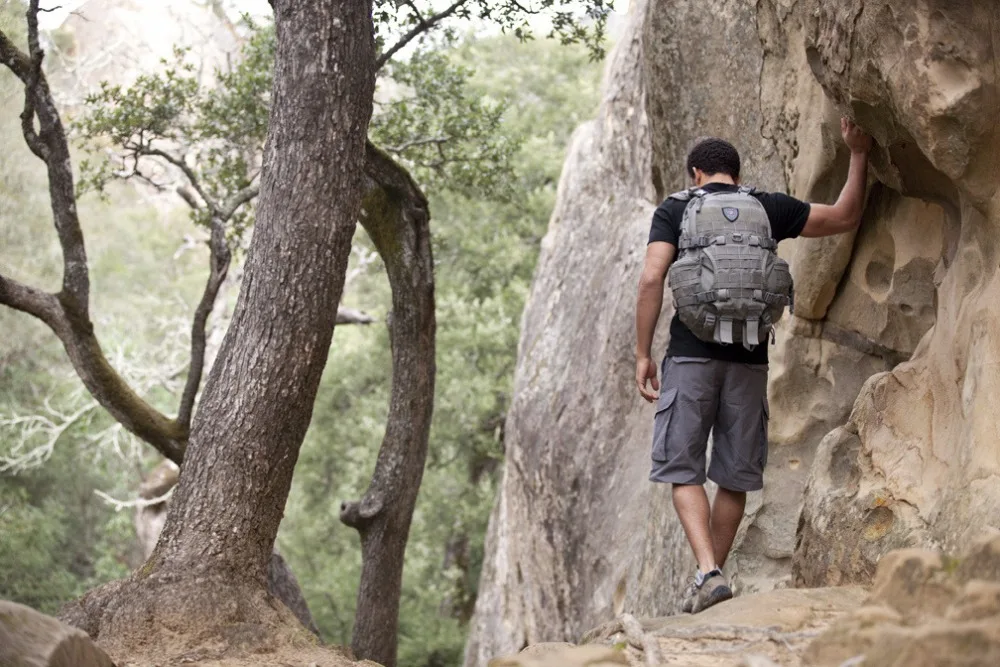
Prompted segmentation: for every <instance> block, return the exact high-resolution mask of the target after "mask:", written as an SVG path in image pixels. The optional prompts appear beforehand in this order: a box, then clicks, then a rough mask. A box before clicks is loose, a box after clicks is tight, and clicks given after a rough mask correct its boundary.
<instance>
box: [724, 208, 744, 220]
mask: <svg viewBox="0 0 1000 667" xmlns="http://www.w3.org/2000/svg"><path fill="white" fill-rule="evenodd" d="M722 215H724V216H726V220H728V221H729V222H736V218H738V217H740V209H738V208H735V207H733V206H724V207H723V208H722Z"/></svg>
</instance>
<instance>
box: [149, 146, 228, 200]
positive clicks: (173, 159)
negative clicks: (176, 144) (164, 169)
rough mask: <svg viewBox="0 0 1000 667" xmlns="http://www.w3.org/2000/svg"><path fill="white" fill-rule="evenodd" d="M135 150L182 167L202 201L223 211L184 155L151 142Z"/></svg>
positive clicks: (179, 167)
mask: <svg viewBox="0 0 1000 667" xmlns="http://www.w3.org/2000/svg"><path fill="white" fill-rule="evenodd" d="M135 151H136V153H138V154H139V155H148V156H151V157H158V158H160V159H162V160H163V161H164V162H168V163H170V164H172V165H173V166H175V167H177V168H178V169H180V170H181V172H182V173H183V174H184V177H185V178H186V179H187V180H188V183H190V184H191V187H192V188H194V189H195V192H197V193H198V196H199V197H201V199H202V201H204V202H205V203H206V204H207V205H208V208H209V210H211V211H212V213H214V214H216V215H218V214H220V213H221V209H220V208H219V204H218V202H216V201H215V199H214V198H212V197H210V196H209V195H208V193H207V192H205V189H204V188H202V187H201V181H199V180H198V175H197V174H195V173H194V170H193V169H192V168H191V167H190V166H188V163H187V162H186V161H185V160H184V158H183V157H178V156H176V155H172V154H170V153H168V152H166V151H162V150H160V149H159V148H153V147H152V146H150V145H149V144H140V145H139V146H137V147H136V148H135ZM231 215H232V213H230V216H231ZM227 217H228V216H227Z"/></svg>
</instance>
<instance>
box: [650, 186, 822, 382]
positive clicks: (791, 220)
mask: <svg viewBox="0 0 1000 667" xmlns="http://www.w3.org/2000/svg"><path fill="white" fill-rule="evenodd" d="M703 189H704V190H705V191H706V192H736V190H737V186H735V185H729V184H727V183H708V184H707V185H705V186H704V187H703ZM754 196H755V197H756V198H757V199H758V201H760V203H761V204H762V205H763V206H764V210H765V211H766V212H767V217H768V220H770V222H771V236H773V237H774V240H775V241H782V240H784V239H793V238H795V237H796V236H798V235H799V234H801V233H802V228H803V227H805V226H806V220H807V219H808V218H809V204H807V203H805V202H803V201H799V200H798V199H795V198H794V197H789V196H788V195H786V194H782V193H779V192H755V193H754ZM687 204H688V202H685V201H677V200H676V199H667V200H665V201H664V202H663V203H662V204H660V206H659V207H658V208H657V209H656V212H655V213H653V225H652V227H651V228H650V230H649V243H653V242H654V241H666V242H667V243H670V244H671V245H673V246H674V247H675V248H676V247H677V241H678V239H680V236H681V219H682V218H683V217H684V209H685V208H686V207H687ZM767 347H768V346H767V345H758V346H757V347H756V348H755V349H754V350H752V351H751V350H747V349H746V348H745V347H743V344H742V343H735V344H733V345H720V344H718V343H709V342H706V341H703V340H701V339H700V338H698V337H697V336H695V335H694V334H693V333H692V332H691V330H690V329H688V328H687V327H686V326H685V325H684V324H683V323H682V322H681V321H680V318H679V317H677V314H676V313H674V318H673V320H671V322H670V345H669V346H668V347H667V356H668V357H708V358H710V359H721V360H722V361H736V362H740V363H745V364H766V363H767Z"/></svg>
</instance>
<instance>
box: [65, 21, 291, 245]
mask: <svg viewBox="0 0 1000 667" xmlns="http://www.w3.org/2000/svg"><path fill="white" fill-rule="evenodd" d="M243 55H244V59H243V60H241V62H240V64H239V65H238V66H237V67H235V68H234V69H232V70H231V71H229V72H216V77H217V78H218V80H219V85H218V86H216V87H206V86H203V85H201V84H200V83H199V80H198V73H197V70H196V68H195V66H194V65H193V64H192V63H190V62H185V58H186V56H187V53H186V52H185V51H184V50H182V49H177V50H175V53H174V59H175V60H176V61H177V63H178V64H176V65H171V64H170V63H168V61H166V60H162V61H161V62H162V64H163V67H164V69H163V70H161V71H159V72H156V73H153V74H143V75H140V76H139V77H137V78H136V80H135V82H134V83H133V84H132V85H131V86H128V87H125V86H119V85H110V84H108V83H106V82H102V83H101V87H100V90H99V91H98V92H96V93H92V94H90V95H88V96H87V98H86V99H85V104H86V108H85V111H84V113H83V114H81V115H80V117H78V118H77V119H76V120H75V121H74V122H73V124H72V126H71V127H72V130H73V132H74V134H75V135H76V136H77V137H78V138H80V139H81V143H82V144H83V145H84V146H85V147H91V148H97V147H99V146H101V145H102V144H110V146H112V147H113V149H114V150H113V151H111V152H110V155H109V156H107V157H104V158H99V159H97V160H96V161H92V160H90V159H88V160H84V161H83V162H82V163H81V176H80V179H79V180H78V190H79V192H80V193H81V194H82V193H86V192H89V191H96V192H98V193H102V194H103V193H105V189H106V187H107V185H108V183H110V182H112V181H114V180H117V179H123V180H129V179H134V180H138V181H141V182H143V183H145V184H147V185H149V186H151V187H153V188H155V189H157V190H165V189H167V188H168V187H169V186H170V185H171V184H172V183H173V182H174V181H176V180H178V179H180V180H181V181H182V182H185V181H186V183H184V185H185V186H186V187H187V188H189V189H193V190H194V192H193V193H191V194H189V195H188V196H187V199H188V201H189V202H194V203H195V204H196V205H195V206H192V210H191V218H192V220H193V221H194V222H195V223H196V224H201V225H208V224H209V222H210V221H211V219H212V217H213V216H219V217H223V216H222V215H221V211H222V210H224V209H227V208H229V205H228V203H227V202H228V201H229V200H230V198H231V197H233V196H234V195H236V194H237V193H238V192H240V191H241V190H243V189H245V188H249V187H251V186H252V185H253V183H254V182H255V180H256V178H257V175H258V166H257V165H258V163H259V152H260V147H261V146H262V145H263V141H264V136H265V134H266V132H267V105H266V100H267V96H268V95H269V94H270V87H271V82H270V66H269V64H270V59H269V58H270V57H271V56H272V55H273V36H272V35H271V34H269V31H260V32H258V33H257V34H255V35H254V37H253V38H252V39H251V40H250V41H249V42H248V43H247V45H246V46H245V47H244V53H243ZM261 59H268V60H267V63H268V67H266V68H265V69H264V72H263V73H261V72H258V71H255V70H253V69H252V66H253V65H259V64H260V61H261ZM178 171H180V173H177V172H178ZM225 221H226V222H228V223H229V224H230V229H231V230H232V234H233V235H234V236H236V237H240V236H241V235H242V234H244V233H245V232H246V231H247V230H248V229H249V228H250V227H251V225H252V224H253V209H252V207H250V206H247V205H244V206H241V207H239V208H237V209H236V210H234V211H233V212H232V213H231V216H230V217H229V218H228V219H227V220H225Z"/></svg>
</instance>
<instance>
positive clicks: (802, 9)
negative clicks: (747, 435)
mask: <svg viewBox="0 0 1000 667" xmlns="http://www.w3.org/2000/svg"><path fill="white" fill-rule="evenodd" d="M770 9H771V10H773V11H775V12H777V11H780V10H779V8H778V7H776V6H772V7H770ZM791 12H792V14H791V16H790V17H787V18H786V19H785V21H786V22H787V21H789V20H791V21H794V22H795V23H796V24H797V25H798V26H799V33H798V34H799V35H801V36H802V37H803V40H802V42H798V44H799V46H797V47H796V48H798V49H801V50H802V51H804V53H805V54H806V59H807V63H808V65H809V72H810V73H811V74H812V75H813V76H814V78H815V79H816V81H818V82H819V84H820V85H821V86H822V89H823V91H824V93H825V94H826V95H827V96H828V97H829V98H830V99H831V100H835V101H836V102H837V103H838V104H841V105H849V106H850V108H851V110H852V111H853V113H854V114H855V116H856V117H857V118H858V119H859V121H860V122H862V123H863V124H864V125H865V127H866V128H868V129H869V130H870V131H871V132H872V133H873V134H874V136H875V138H876V140H877V141H878V144H879V146H880V148H879V151H878V153H877V154H876V155H875V156H874V159H873V164H874V170H873V171H874V177H875V178H876V179H877V180H878V181H879V183H878V184H877V185H876V186H875V187H874V188H873V189H872V194H871V196H870V197H869V205H868V210H867V211H866V222H865V224H864V225H863V227H862V231H861V233H860V234H859V236H858V239H857V241H856V243H855V248H854V252H853V254H852V257H851V261H850V265H849V267H848V269H847V271H846V272H845V274H844V276H843V278H842V280H841V281H840V284H839V285H838V288H837V294H836V296H835V298H834V301H833V303H832V305H831V306H830V307H829V309H828V311H827V312H826V316H825V317H826V320H827V321H829V322H831V323H835V324H837V325H838V326H839V327H840V328H843V329H849V330H850V331H851V332H852V334H853V333H854V332H856V333H858V334H860V335H862V336H864V337H866V338H868V339H871V340H873V341H874V342H875V343H876V344H878V345H879V346H881V347H882V348H888V349H889V350H892V351H896V352H900V353H904V354H906V356H908V357H909V359H908V360H907V361H904V362H903V363H900V364H899V365H896V366H894V367H893V368H892V369H891V370H890V371H889V372H885V373H879V374H876V375H873V376H872V377H871V378H869V379H868V380H867V382H866V383H865V385H864V388H863V389H862V391H861V394H860V396H858V398H857V401H856V403H855V404H854V409H853V412H852V414H851V416H850V419H849V421H848V422H847V423H846V424H845V425H843V426H842V427H839V428H837V429H835V430H833V431H832V432H831V433H830V434H829V436H827V437H826V438H825V439H824V440H823V441H822V443H821V444H820V446H819V449H818V453H817V463H816V465H814V466H813V469H812V474H811V476H810V481H809V487H808V489H807V492H806V496H805V508H804V511H803V514H802V522H801V527H800V530H799V536H798V546H797V549H796V554H795V559H794V571H795V579H796V581H797V582H798V583H801V584H806V585H818V584H823V583H834V584H836V583H846V582H855V581H859V582H868V581H870V580H871V577H872V575H873V573H874V571H875V565H876V563H877V561H878V558H879V557H880V556H881V555H882V554H884V553H886V551H887V550H888V549H890V548H893V547H896V546H942V547H944V548H945V549H946V550H948V551H955V552H958V551H963V550H965V549H966V548H967V547H968V546H969V545H970V544H971V543H972V542H973V541H975V540H976V539H977V538H978V537H979V536H980V534H981V533H983V532H988V531H989V530H990V528H991V527H992V528H996V527H997V526H998V525H1000V486H998V485H997V480H998V479H1000V477H998V476H1000V428H998V423H1000V422H998V419H997V415H996V413H995V412H994V411H993V410H991V409H990V407H989V405H990V400H991V399H990V397H991V396H993V395H995V393H996V391H997V389H998V388H1000V307H998V306H997V300H998V298H1000V275H998V270H997V269H998V263H1000V255H998V240H1000V235H998V231H1000V209H998V206H997V205H998V200H997V179H996V174H997V166H998V164H997V161H998V153H997V149H998V148H1000V144H998V141H1000V134H998V131H997V125H996V113H995V110H996V108H997V103H998V90H997V83H998V81H997V71H996V55H995V53H996V48H997V46H998V45H1000V7H998V6H997V5H996V4H995V3H977V2H971V1H970V2H953V1H945V0H940V1H938V0H931V1H927V2H920V3H903V4H900V3H890V2H880V1H873V0H866V1H865V2H860V1H855V2H848V3H838V4H837V5H836V7H835V8H834V7H833V6H829V7H828V6H824V5H820V4H817V3H799V4H798V5H796V6H795V7H793V8H792V9H791ZM793 43H794V42H793Z"/></svg>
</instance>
